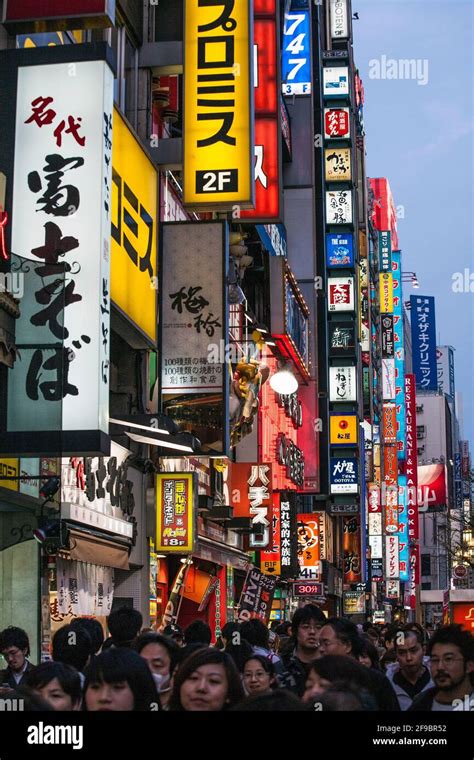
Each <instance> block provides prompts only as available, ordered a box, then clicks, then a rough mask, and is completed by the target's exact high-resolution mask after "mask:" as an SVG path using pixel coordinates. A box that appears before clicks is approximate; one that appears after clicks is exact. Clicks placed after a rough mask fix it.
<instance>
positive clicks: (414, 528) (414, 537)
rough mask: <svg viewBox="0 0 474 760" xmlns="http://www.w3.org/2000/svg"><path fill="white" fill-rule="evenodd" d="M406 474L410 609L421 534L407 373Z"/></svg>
mask: <svg viewBox="0 0 474 760" xmlns="http://www.w3.org/2000/svg"><path fill="white" fill-rule="evenodd" d="M405 415H406V417H405V419H406V431H405V444H406V445H405V455H406V459H405V475H406V478H407V509H408V538H409V540H410V542H412V547H411V548H410V609H412V610H414V609H415V608H416V586H417V585H418V584H419V583H420V552H419V547H418V545H413V542H415V541H418V538H419V535H420V528H419V516H418V459H417V453H416V379H415V375H405Z"/></svg>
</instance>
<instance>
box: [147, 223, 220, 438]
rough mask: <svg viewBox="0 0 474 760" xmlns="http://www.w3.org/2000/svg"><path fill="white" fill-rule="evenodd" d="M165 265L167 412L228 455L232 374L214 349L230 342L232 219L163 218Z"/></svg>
mask: <svg viewBox="0 0 474 760" xmlns="http://www.w3.org/2000/svg"><path fill="white" fill-rule="evenodd" d="M161 264H162V266H161V299H160V308H161V315H160V316H161V318H160V329H161V352H160V358H161V392H162V401H163V411H164V412H166V414H168V415H169V416H170V417H172V418H173V419H174V420H176V422H177V423H178V424H179V425H180V426H181V428H182V429H183V430H189V431H193V434H194V435H196V436H197V437H198V438H199V440H200V441H201V444H202V448H203V451H207V452H208V453H213V452H214V453H224V452H225V451H226V450H227V447H228V414H227V411H226V410H227V405H228V392H227V388H228V372H227V368H226V367H225V366H224V364H223V363H220V362H219V359H221V358H222V357H218V358H217V360H216V361H209V356H210V353H209V347H210V346H211V345H215V346H220V345H222V343H221V341H223V342H224V343H226V342H227V335H228V316H227V288H226V285H225V283H226V278H227V266H228V231H227V224H226V223H225V222H200V223H198V224H194V223H191V222H184V223H181V222H175V223H173V222H169V223H165V224H163V225H162V259H161ZM217 353H219V352H217Z"/></svg>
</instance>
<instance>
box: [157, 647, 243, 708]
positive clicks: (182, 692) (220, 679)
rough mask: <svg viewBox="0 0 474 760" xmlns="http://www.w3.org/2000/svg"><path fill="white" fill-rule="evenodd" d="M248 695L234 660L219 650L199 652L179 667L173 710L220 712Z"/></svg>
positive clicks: (175, 683)
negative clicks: (245, 692)
mask: <svg viewBox="0 0 474 760" xmlns="http://www.w3.org/2000/svg"><path fill="white" fill-rule="evenodd" d="M244 696H245V694H244V689H243V686H242V682H241V680H240V676H239V672H238V670H237V668H236V667H235V664H234V661H233V660H232V658H231V657H230V656H229V655H228V654H226V653H225V652H220V651H219V650H218V649H210V648H208V649H198V650H197V651H196V652H193V654H192V655H190V656H189V657H187V658H186V659H185V660H184V661H183V662H182V664H181V665H180V666H179V668H178V671H177V673H176V676H175V679H174V685H173V693H172V694H171V699H170V701H169V709H170V711H171V710H175V711H187V712H204V711H205V712H219V711H221V710H227V709H229V707H232V706H233V705H235V704H236V703H237V702H239V701H240V700H241V699H243V697H244Z"/></svg>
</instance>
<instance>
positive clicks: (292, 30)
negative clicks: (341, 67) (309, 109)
mask: <svg viewBox="0 0 474 760" xmlns="http://www.w3.org/2000/svg"><path fill="white" fill-rule="evenodd" d="M281 62H282V73H281V80H282V92H283V95H311V19H310V13H309V9H308V8H298V9H295V10H294V12H292V13H285V26H284V29H283V46H282V53H281Z"/></svg>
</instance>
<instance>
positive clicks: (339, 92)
mask: <svg viewBox="0 0 474 760" xmlns="http://www.w3.org/2000/svg"><path fill="white" fill-rule="evenodd" d="M323 82H324V85H323V87H324V89H323V95H324V97H325V98H344V97H349V69H348V68H347V66H326V67H325V68H324V69H323Z"/></svg>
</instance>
